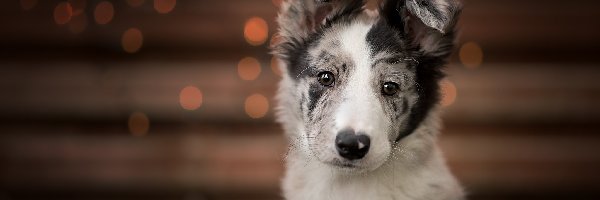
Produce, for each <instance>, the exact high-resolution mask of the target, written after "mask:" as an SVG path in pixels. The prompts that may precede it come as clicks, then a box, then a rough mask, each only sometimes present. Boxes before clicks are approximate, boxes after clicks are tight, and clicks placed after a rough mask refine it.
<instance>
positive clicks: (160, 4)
mask: <svg viewBox="0 0 600 200" xmlns="http://www.w3.org/2000/svg"><path fill="white" fill-rule="evenodd" d="M107 2H109V3H107ZM67 3H69V4H67ZM173 3H174V4H173ZM276 3H277V1H269V0H227V1H217V0H214V1H206V0H186V1H184V0H128V1H99V0H69V1H66V0H65V1H56V0H52V1H46V0H20V1H17V0H15V1H3V2H2V3H0V4H1V6H0V199H11V200H12V199H14V200H20V199H146V200H154V199H185V200H188V199H189V200H192V199H208V200H213V199H214V200H221V199H240V200H241V199H280V197H279V195H278V193H279V190H278V181H279V178H280V176H281V175H282V172H283V169H282V162H281V158H282V155H283V154H284V152H285V142H284V140H283V137H282V133H281V129H280V128H279V126H278V125H277V124H275V123H274V122H273V121H274V119H273V109H272V106H273V101H272V97H273V93H274V90H275V88H276V85H275V83H276V82H277V80H278V79H279V77H278V75H277V74H276V72H274V71H273V70H272V68H271V66H270V65H271V56H270V55H269V54H268V43H269V40H270V38H271V35H272V33H273V32H274V31H273V30H274V28H275V24H274V22H273V21H274V20H273V19H274V18H275V15H276V5H274V4H276ZM108 4H110V5H108ZM66 5H70V6H71V9H70V12H69V11H68V10H69V9H67V11H64V10H65V8H64V7H65V6H66ZM82 5H84V6H82ZM107 5H108V6H107ZM173 5H174V7H172V6H173ZM107 7H110V8H112V12H111V9H110V8H107ZM599 8H600V1H597V0H574V1H558V0H526V1H523V0H479V1H475V0H469V1H466V2H465V10H464V12H463V15H462V19H461V23H460V26H461V27H462V32H461V35H460V40H459V48H458V49H460V48H461V47H465V46H469V45H464V44H471V45H472V44H475V48H477V47H479V48H481V49H482V52H483V62H482V63H481V64H477V63H475V66H474V67H466V66H465V64H464V63H467V64H468V62H470V60H469V59H466V60H465V59H463V60H461V59H459V57H460V56H459V54H458V53H456V54H455V55H453V56H452V58H451V64H450V65H449V66H448V70H447V71H448V73H449V75H450V76H449V78H448V80H449V83H452V84H453V85H454V86H455V87H456V88H457V92H456V99H455V101H454V102H453V103H452V101H451V100H449V101H450V103H452V104H451V105H449V106H448V107H447V112H446V114H445V115H444V116H445V117H444V119H445V129H444V130H443V136H442V137H441V140H440V144H441V145H442V147H443V149H444V151H445V153H446V155H447V157H448V162H449V164H450V166H451V168H452V170H453V171H454V172H455V174H456V175H457V176H458V178H459V179H460V180H461V182H463V183H464V185H465V186H466V188H467V190H468V191H469V193H470V196H471V197H470V199H474V200H492V199H493V200H496V199H565V200H567V199H569V200H572V199H600V194H598V191H600V135H599V134H600V133H599V132H600V131H599V128H598V127H597V126H598V125H599V124H600V123H599V122H600V65H599V64H600V59H598V58H599V55H600V50H598V49H599V48H600V37H598V36H600V20H599V19H600V12H599V11H598V10H599ZM252 17H260V18H262V19H264V20H265V21H266V22H267V24H268V29H269V32H268V36H269V37H268V38H267V41H266V42H265V43H263V44H261V45H259V46H253V45H250V44H249V43H248V42H246V40H245V39H244V26H245V23H246V21H247V20H248V19H250V18H252ZM107 21H108V22H107ZM57 23H66V24H64V25H60V24H57ZM98 23H100V24H98ZM131 28H134V29H131ZM259 28H260V26H259ZM130 29H131V30H133V31H128V30H130ZM137 31H139V32H137ZM126 32H129V33H127V34H125V33H126ZM140 34H141V36H142V37H141V38H140V37H139V36H140ZM253 34H258V35H260V30H258V33H256V31H255V32H254V33H253ZM123 35H127V36H125V39H123V38H124V36H123ZM122 40H124V41H122ZM140 42H141V47H140V46H139V44H140ZM123 45H125V49H124V47H123ZM138 47H139V49H138ZM463 50H464V53H465V55H464V56H467V57H468V56H473V55H472V54H473V52H472V51H468V48H466V49H463ZM128 52H131V53H128ZM475 53H476V52H475ZM475 56H476V55H475ZM245 57H252V58H255V59H256V60H258V61H259V63H260V73H259V74H258V77H256V78H250V79H254V80H242V78H241V77H240V76H239V75H238V62H240V60H242V59H243V58H245ZM471 61H472V60H471ZM247 69H249V70H248V71H249V72H248V73H250V75H248V74H246V76H249V77H252V76H255V74H256V70H255V69H253V68H252V66H250V67H248V68H247ZM252 73H254V75H252ZM447 83H448V82H447ZM187 86H192V87H191V88H192V89H191V93H185V94H183V95H181V94H180V93H181V92H182V90H183V89H184V88H186V87H187ZM450 88H452V87H450ZM198 90H199V91H200V92H201V98H200V97H199V96H198V94H197V91H198ZM450 92H451V91H450ZM253 94H259V95H262V96H264V97H266V98H267V100H268V102H267V103H268V106H269V107H270V108H269V110H268V111H267V113H266V115H265V116H262V114H261V112H263V111H264V110H263V108H262V107H264V106H265V105H263V104H264V102H261V101H260V98H258V100H257V102H255V101H253V102H250V104H248V105H245V100H246V98H247V97H249V96H251V95H253ZM262 96H261V97H262ZM254 99H256V98H254ZM200 100H201V104H200V105H199V106H200V107H199V108H197V109H195V110H186V109H184V107H186V106H187V108H195V107H197V106H198V103H199V102H200ZM180 101H183V103H181V102H180ZM261 103H262V104H261ZM182 106H183V107H182ZM246 107H248V108H246ZM246 109H250V111H249V112H251V113H255V115H256V113H258V115H259V116H262V117H260V118H257V119H254V118H251V117H249V115H248V114H247V113H246Z"/></svg>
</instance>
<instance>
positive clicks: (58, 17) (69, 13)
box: [54, 2, 73, 25]
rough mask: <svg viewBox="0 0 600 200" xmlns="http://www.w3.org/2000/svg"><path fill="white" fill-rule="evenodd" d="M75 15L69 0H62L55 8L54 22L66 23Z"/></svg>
mask: <svg viewBox="0 0 600 200" xmlns="http://www.w3.org/2000/svg"><path fill="white" fill-rule="evenodd" d="M71 17H73V7H71V4H70V3H69V2H61V3H59V4H58V5H57V6H56V7H55V8H54V22H56V24H58V25H64V24H66V23H68V22H69V21H71Z"/></svg>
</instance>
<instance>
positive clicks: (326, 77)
mask: <svg viewBox="0 0 600 200" xmlns="http://www.w3.org/2000/svg"><path fill="white" fill-rule="evenodd" d="M318 79H319V83H321V85H324V86H329V87H330V86H333V83H334V82H335V77H334V76H333V73H331V72H328V71H324V72H321V73H319V75H318Z"/></svg>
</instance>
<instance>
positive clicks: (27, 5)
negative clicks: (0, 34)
mask: <svg viewBox="0 0 600 200" xmlns="http://www.w3.org/2000/svg"><path fill="white" fill-rule="evenodd" d="M37 2H38V1H37V0H21V8H23V10H31V9H33V7H35V5H37Z"/></svg>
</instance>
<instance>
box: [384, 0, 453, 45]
mask: <svg viewBox="0 0 600 200" xmlns="http://www.w3.org/2000/svg"><path fill="white" fill-rule="evenodd" d="M461 8H462V5H461V4H460V2H458V0H385V1H384V3H383V6H382V7H381V10H380V12H381V14H382V17H383V18H385V19H386V20H387V21H388V23H390V25H392V26H394V27H396V28H397V29H398V30H400V31H401V32H402V34H403V35H404V36H405V38H407V39H408V40H409V41H410V43H411V44H412V45H413V47H415V48H417V49H419V50H420V51H421V52H423V53H424V54H426V55H431V56H448V55H449V54H450V52H451V50H452V46H453V43H454V39H455V35H454V32H455V25H456V22H457V21H458V15H459V14H460V11H461Z"/></svg>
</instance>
